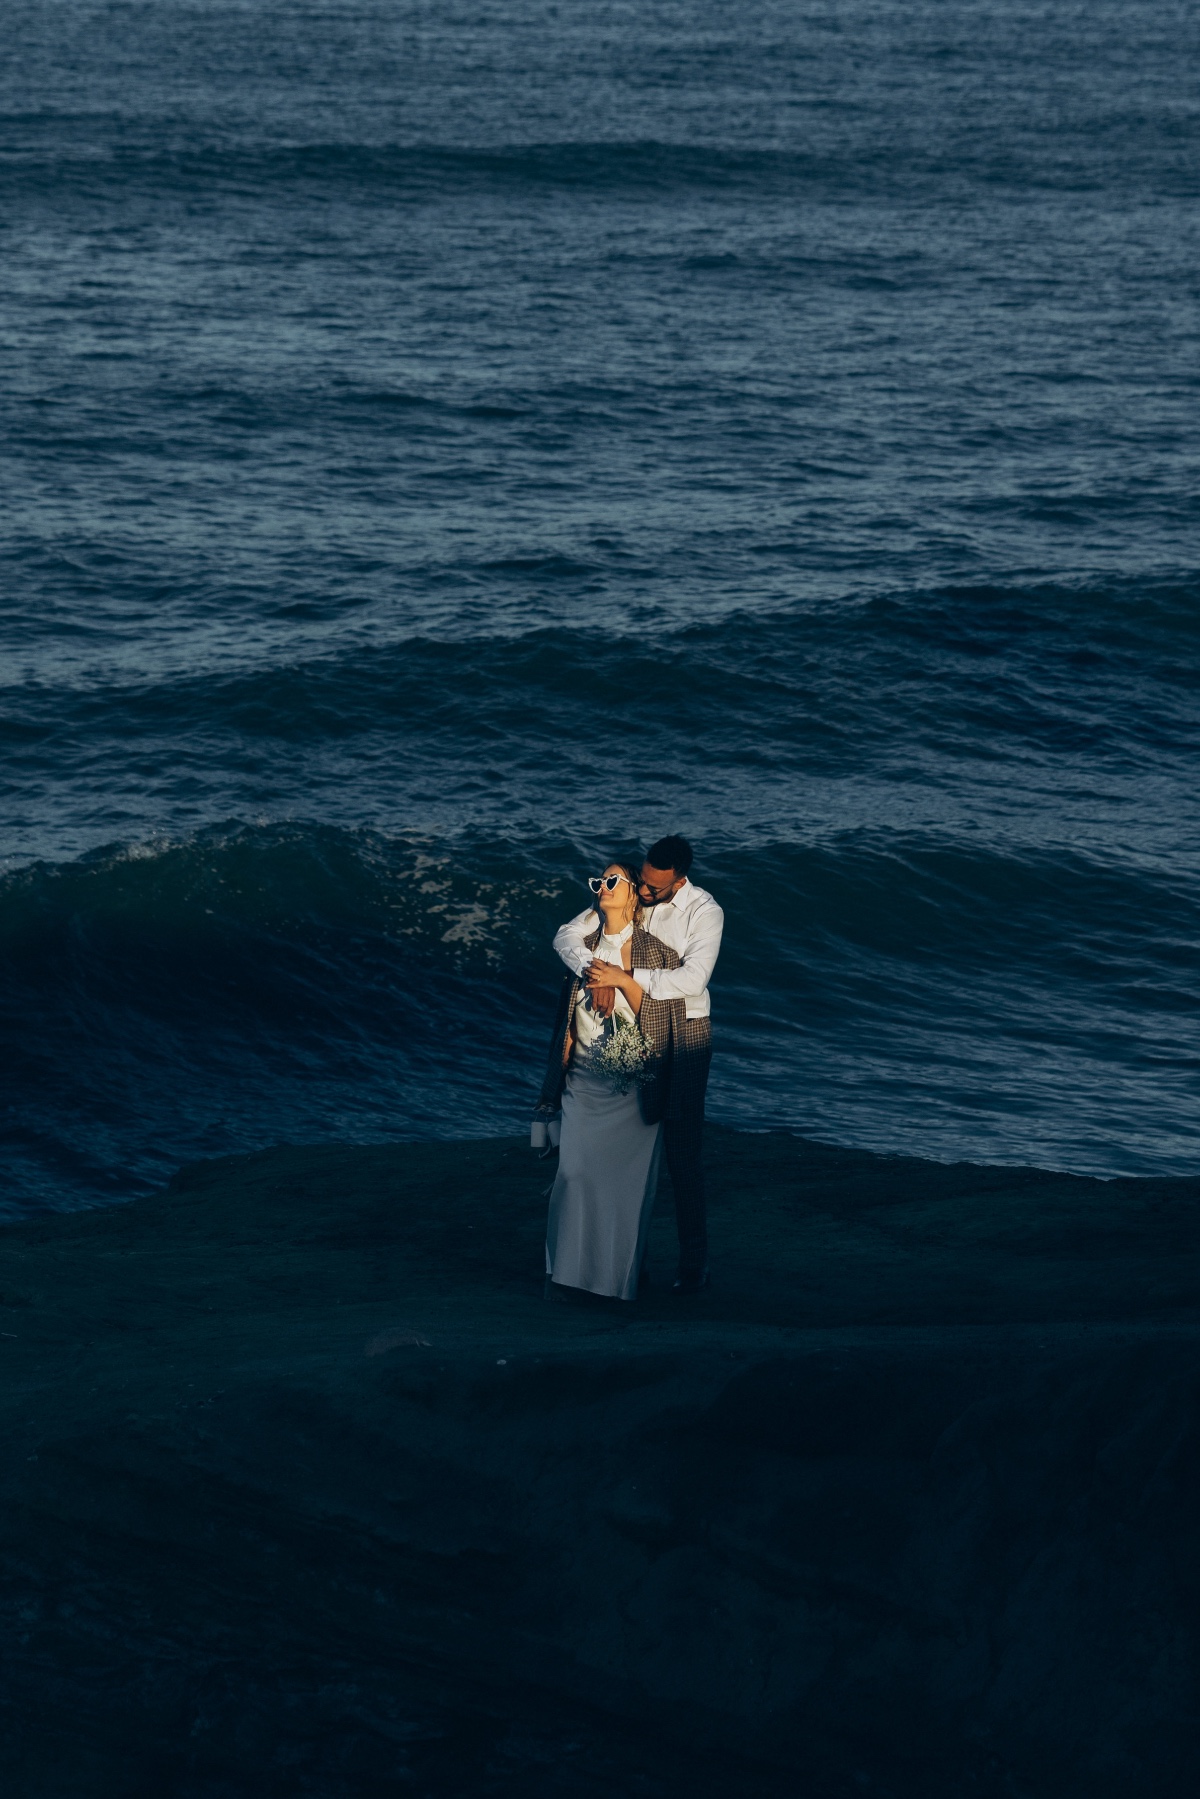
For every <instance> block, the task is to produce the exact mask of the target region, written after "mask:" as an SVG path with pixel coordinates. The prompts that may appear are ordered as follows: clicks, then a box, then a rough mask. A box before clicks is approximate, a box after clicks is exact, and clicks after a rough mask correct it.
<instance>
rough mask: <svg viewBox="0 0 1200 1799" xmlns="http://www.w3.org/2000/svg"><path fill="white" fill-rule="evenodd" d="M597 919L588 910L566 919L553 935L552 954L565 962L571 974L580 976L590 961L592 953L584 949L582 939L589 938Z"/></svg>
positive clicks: (593, 913) (597, 921)
mask: <svg viewBox="0 0 1200 1799" xmlns="http://www.w3.org/2000/svg"><path fill="white" fill-rule="evenodd" d="M598 923H599V919H598V918H597V916H596V914H595V912H593V911H591V910H590V909H589V910H588V911H586V912H580V913H579V915H578V917H576V918H571V919H568V921H567V923H566V924H564V925H560V926H559V928H558V930H557V931H555V933H554V953H555V955H556V956H557V957H558V958H559V959H560V961H562V962H565V963H566V965H567V967H568V968H569V969H570V971H571V973H572V974H582V973H583V971H584V969H585V968H586V967H587V966H588V964H589V963H590V962H591V959H592V952H591V950H590V949H587V948H585V946H584V941H583V940H584V938H585V937H590V936H591V934H592V932H593V931H594V930H595V928H596V926H597V924H598Z"/></svg>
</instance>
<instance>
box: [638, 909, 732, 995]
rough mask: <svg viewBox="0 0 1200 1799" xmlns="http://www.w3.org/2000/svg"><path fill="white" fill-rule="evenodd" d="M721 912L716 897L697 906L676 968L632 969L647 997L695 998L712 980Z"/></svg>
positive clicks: (719, 932)
mask: <svg viewBox="0 0 1200 1799" xmlns="http://www.w3.org/2000/svg"><path fill="white" fill-rule="evenodd" d="M724 929H725V914H724V912H722V910H721V908H720V906H718V904H717V902H716V900H710V901H708V903H707V904H706V905H703V906H697V908H696V911H695V912H694V913H693V915H692V918H691V920H690V928H689V930H688V935H687V940H686V942H685V943H684V946H683V950H682V952H681V954H682V957H683V960H682V961H681V962H680V964H679V967H678V968H635V969H634V970H633V978H634V980H635V981H636V982H637V983H638V986H639V987H644V988H645V989H646V992H647V993H648V994H649V995H650V998H651V999H697V998H698V997H699V996H700V994H702V993H703V992H704V990H705V988H706V987H707V986H708V983H709V981H710V980H711V979H712V971H713V969H714V968H715V967H716V965H717V956H718V954H719V953H720V949H721V933H722V931H723V930H724Z"/></svg>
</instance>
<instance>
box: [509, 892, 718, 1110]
mask: <svg viewBox="0 0 1200 1799" xmlns="http://www.w3.org/2000/svg"><path fill="white" fill-rule="evenodd" d="M583 941H584V947H585V948H586V949H591V950H594V949H596V948H597V947H598V945H599V943H600V928H599V926H597V928H596V929H595V930H594V931H593V932H592V933H591V935H590V936H589V937H585V938H584V940H583ZM681 960H682V958H681V957H680V956H679V955H678V954H677V952H676V951H675V950H673V949H672V948H671V947H670V945H669V944H666V943H663V942H662V941H661V940H660V939H659V938H658V937H652V936H651V935H650V932H649V931H644V930H643V929H642V928H641V926H640V925H635V926H634V928H633V936H632V937H631V939H630V942H629V961H630V966H631V967H632V968H678V967H679V965H680V962H681ZM583 991H584V982H583V981H582V980H581V979H580V977H579V976H578V975H575V976H572V975H567V976H566V977H565V978H564V980H563V983H562V988H561V990H560V992H559V996H558V1008H557V1011H556V1013H555V1017H554V1030H553V1033H552V1034H551V1039H550V1056H549V1060H548V1062H547V1066H546V1078H545V1080H544V1081H543V1082H542V1091H541V1093H540V1094H539V1095H538V1104H537V1109H538V1111H539V1112H557V1111H558V1108H559V1106H560V1105H561V1104H562V1091H563V1086H564V1083H565V1081H566V1078H567V1062H568V1059H569V1056H570V1025H571V1021H572V1019H573V1018H574V1016H575V1004H576V1001H577V1000H578V999H579V996H580V994H581V993H582V992H583ZM638 1024H639V1026H640V1028H641V1031H642V1035H643V1036H644V1037H648V1038H649V1039H650V1041H651V1043H653V1045H654V1048H655V1051H656V1054H657V1057H658V1063H657V1072H656V1073H655V1075H654V1078H653V1079H652V1080H650V1081H647V1082H645V1083H644V1085H642V1086H640V1087H639V1088H638V1104H639V1105H640V1107H641V1112H642V1117H643V1118H644V1119H645V1121H646V1123H647V1124H657V1123H658V1121H659V1119H660V1118H669V1119H684V1118H688V1117H690V1116H691V1115H692V1114H693V1113H696V1114H697V1115H699V1116H702V1115H703V1111H704V1089H705V1086H706V1084H707V1078H708V1062H709V1056H710V1054H711V1044H712V1033H711V1029H710V1026H709V1021H708V1019H707V1018H689V1017H688V1016H687V1008H686V1006H685V1004H684V1001H683V1000H681V999H651V998H650V996H649V994H647V995H646V997H645V999H644V1000H643V1001H642V1005H641V1010H640V1011H639V1013H638Z"/></svg>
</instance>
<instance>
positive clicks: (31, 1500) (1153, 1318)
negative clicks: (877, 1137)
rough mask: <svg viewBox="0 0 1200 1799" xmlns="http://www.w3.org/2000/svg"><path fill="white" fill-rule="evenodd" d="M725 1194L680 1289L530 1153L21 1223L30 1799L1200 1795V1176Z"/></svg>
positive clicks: (473, 1150)
mask: <svg viewBox="0 0 1200 1799" xmlns="http://www.w3.org/2000/svg"><path fill="white" fill-rule="evenodd" d="M710 1163H711V1169H712V1184H713V1219H714V1225H713V1259H714V1275H715V1284H714V1287H713V1289H712V1290H711V1292H710V1293H707V1294H705V1295H702V1296H701V1297H700V1298H699V1299H697V1300H693V1301H686V1302H681V1301H678V1300H675V1299H674V1298H672V1297H671V1296H670V1295H669V1294H668V1293H667V1292H666V1291H665V1288H664V1287H662V1286H660V1287H657V1288H654V1289H652V1290H651V1293H650V1294H649V1296H648V1297H647V1298H646V1299H645V1300H643V1301H642V1302H640V1303H639V1304H638V1305H637V1306H635V1307H621V1306H619V1305H617V1304H616V1302H613V1303H611V1304H605V1303H601V1302H581V1303H579V1304H577V1305H567V1306H559V1305H546V1304H544V1303H543V1301H542V1298H541V1276H540V1268H539V1257H540V1240H541V1229H542V1224H543V1208H544V1197H543V1195H544V1189H545V1187H546V1183H547V1180H548V1178H549V1165H548V1164H544V1163H537V1162H534V1161H533V1160H532V1158H531V1157H530V1155H529V1152H528V1151H527V1150H525V1149H523V1148H522V1147H521V1146H519V1145H517V1144H514V1143H511V1142H476V1143H469V1144H461V1145H446V1144H441V1145H436V1144H435V1145H401V1146H389V1147H387V1148H379V1149H363V1150H352V1149H336V1148H330V1149H309V1150H306V1149H277V1150H272V1151H268V1152H265V1153H263V1154H262V1155H258V1156H252V1157H247V1158H241V1159H236V1160H229V1161H224V1162H220V1163H212V1164H205V1165H202V1166H200V1167H196V1168H192V1169H188V1170H185V1171H184V1173H183V1174H182V1175H181V1176H180V1177H178V1179H177V1180H176V1181H175V1182H174V1183H173V1185H172V1188H171V1190H170V1192H168V1193H167V1194H165V1195H163V1196H162V1197H160V1198H158V1199H156V1200H153V1201H149V1202H143V1203H139V1204H136V1205H132V1206H129V1207H127V1208H123V1209H114V1210H110V1211H104V1212H94V1213H90V1214H84V1215H75V1216H71V1217H62V1218H56V1219H53V1220H51V1221H48V1222H39V1223H37V1224H30V1225H25V1226H20V1227H13V1228H10V1229H8V1230H6V1231H4V1232H3V1233H2V1234H0V1294H2V1298H0V1330H2V1331H3V1333H4V1334H3V1337H2V1338H0V1366H3V1368H4V1383H3V1406H4V1419H3V1422H4V1443H5V1452H4V1457H3V1508H2V1514H0V1571H2V1578H3V1589H2V1598H3V1618H2V1628H3V1637H2V1642H3V1649H2V1652H0V1686H2V1691H0V1698H2V1700H3V1715H2V1722H0V1768H2V1770H3V1790H4V1793H5V1795H6V1799H9V1796H11V1799H63V1796H65V1795H70V1796H71V1799H93V1796H95V1799H100V1796H103V1799H110V1796H111V1799H135V1796H137V1799H142V1796H144V1799H165V1796H172V1799H173V1796H176V1795H178V1796H179V1799H243V1796H244V1799H250V1796H251V1795H253V1799H272V1796H275V1795H279V1796H280V1799H282V1796H285V1795H286V1796H289V1799H290V1796H292V1795H296V1796H300V1795H314V1796H320V1799H326V1796H328V1799H374V1796H375V1795H385V1794H386V1795H393V1794H394V1795H402V1794H413V1795H437V1796H438V1799H441V1796H442V1795H446V1796H451V1795H453V1796H455V1799H459V1796H462V1799H474V1796H476V1795H479V1796H483V1795H493V1794H494V1795H513V1796H514V1799H515V1796H516V1795H518V1794H520V1795H522V1796H526V1795H528V1796H530V1799H550V1796H556V1799H557V1796H558V1795H562V1796H563V1799H566V1796H567V1795H585V1796H586V1795H597V1796H599V1795H605V1796H608V1795H612V1796H614V1799H616V1796H620V1799H625V1796H626V1795H631V1796H633V1795H646V1796H647V1799H666V1796H668V1795H672V1796H673V1795H676V1794H678V1795H684V1794H689V1795H691V1794H703V1795H726V1794H729V1795H734V1794H737V1795H743V1794H744V1795H748V1796H750V1799H753V1796H756V1795H761V1796H764V1799H765V1796H767V1795H771V1796H775V1795H784V1794H788V1795H791V1794H796V1793H808V1794H812V1795H814V1796H817V1799H825V1796H826V1795H828V1796H829V1799H841V1796H842V1795H846V1796H849V1795H856V1796H857V1795H862V1794H866V1795H885V1796H888V1799H943V1796H944V1799H961V1796H962V1795H967V1794H978V1795H981V1796H985V1799H1026V1796H1028V1799H1042V1796H1043V1795H1045V1796H1046V1799H1051V1796H1053V1799H1069V1796H1073V1795H1079V1799H1084V1796H1085V1795H1086V1799H1142V1796H1143V1795H1144V1796H1145V1799H1151V1796H1153V1799H1184V1795H1187V1796H1188V1799H1191V1796H1192V1795H1193V1794H1195V1793H1196V1792H1197V1791H1200V1731H1198V1729H1197V1717H1198V1715H1200V1693H1198V1683H1197V1673H1198V1664H1200V1658H1198V1654H1197V1649H1198V1625H1200V1535H1198V1530H1197V1518H1198V1517H1200V1418H1198V1397H1200V1307H1198V1304H1197V1297H1198V1286H1197V1274H1198V1271H1200V1256H1198V1253H1197V1252H1198V1248H1200V1183H1198V1182H1195V1181H1132V1180H1130V1181H1112V1182H1101V1181H1091V1180H1082V1179H1073V1178H1070V1177H1066V1176H1054V1175H1047V1174H1042V1173H1038V1172H1037V1171H1033V1170H1006V1169H982V1168H974V1167H971V1166H968V1165H960V1166H956V1167H944V1166H940V1165H934V1164H928V1163H921V1162H914V1161H909V1160H901V1159H893V1158H880V1157H873V1156H869V1155H865V1154H857V1153H850V1152H845V1151H838V1150H833V1149H828V1148H825V1147H823V1146H820V1145H816V1144H811V1143H804V1142H800V1141H798V1140H796V1139H793V1138H791V1137H787V1136H783V1135H770V1136H747V1135H740V1134H737V1133H734V1132H732V1131H722V1130H717V1129H714V1130H713V1131H712V1133H711V1138H710ZM670 1250H671V1228H670V1220H669V1206H667V1205H666V1204H663V1205H661V1206H660V1216H659V1218H658V1220H657V1221H656V1224H655V1231H654V1244H653V1249H652V1255H653V1264H654V1268H655V1271H656V1272H657V1273H659V1274H660V1275H661V1276H664V1277H665V1276H667V1275H668V1274H669V1272H670V1267H671V1255H670Z"/></svg>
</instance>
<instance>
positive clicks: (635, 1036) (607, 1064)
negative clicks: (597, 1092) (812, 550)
mask: <svg viewBox="0 0 1200 1799" xmlns="http://www.w3.org/2000/svg"><path fill="white" fill-rule="evenodd" d="M654 1062H655V1056H654V1045H653V1044H652V1043H651V1042H650V1041H649V1040H648V1039H647V1038H645V1037H643V1036H642V1033H641V1032H640V1031H639V1030H638V1028H637V1026H636V1025H635V1024H630V1023H629V1022H628V1021H627V1020H626V1019H624V1018H614V1019H613V1020H612V1028H611V1030H607V1031H605V1033H604V1036H603V1037H602V1038H601V1040H600V1042H599V1043H597V1044H596V1045H595V1046H594V1047H593V1049H592V1050H591V1051H590V1053H589V1055H588V1069H589V1071H590V1073H592V1074H598V1075H599V1076H600V1077H601V1079H602V1080H606V1081H607V1082H608V1084H609V1086H610V1087H611V1088H612V1090H613V1092H614V1093H628V1092H629V1089H630V1088H631V1087H640V1086H642V1085H643V1084H644V1083H645V1082H646V1081H648V1080H649V1079H650V1078H651V1076H652V1075H653V1073H654Z"/></svg>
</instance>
